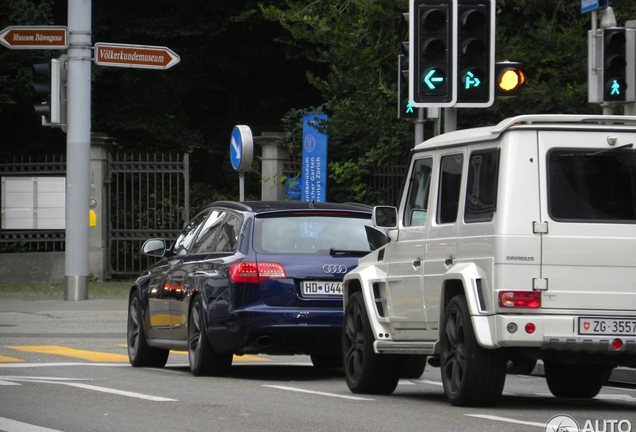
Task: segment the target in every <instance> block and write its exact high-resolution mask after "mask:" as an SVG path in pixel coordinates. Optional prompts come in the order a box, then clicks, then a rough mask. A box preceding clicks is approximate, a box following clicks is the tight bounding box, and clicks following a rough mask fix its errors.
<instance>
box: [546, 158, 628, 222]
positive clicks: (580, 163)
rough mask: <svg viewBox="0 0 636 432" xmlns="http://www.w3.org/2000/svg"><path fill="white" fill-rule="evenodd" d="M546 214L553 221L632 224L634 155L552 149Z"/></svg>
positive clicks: (549, 160) (549, 161)
mask: <svg viewBox="0 0 636 432" xmlns="http://www.w3.org/2000/svg"><path fill="white" fill-rule="evenodd" d="M548 167H549V174H548V177H549V179H548V180H549V181H548V196H549V203H548V211H549V212H550V217H551V218H552V219H554V220H563V221H586V222H607V221H611V222H621V221H622V222H634V221H636V152H635V151H627V150H607V151H602V150H601V151H597V152H594V151H587V150H586V151H583V150H581V151H577V150H575V151H572V150H553V151H551V152H550V153H549V155H548Z"/></svg>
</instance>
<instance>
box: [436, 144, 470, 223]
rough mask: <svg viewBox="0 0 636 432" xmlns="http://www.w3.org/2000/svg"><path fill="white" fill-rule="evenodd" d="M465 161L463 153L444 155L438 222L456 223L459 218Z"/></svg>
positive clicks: (440, 181) (440, 180)
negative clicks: (458, 211)
mask: <svg viewBox="0 0 636 432" xmlns="http://www.w3.org/2000/svg"><path fill="white" fill-rule="evenodd" d="M463 161H464V155H462V154H457V155H449V156H444V157H442V161H441V170H440V179H439V201H438V206H437V223H438V224H446V223H454V222H455V221H456V220H457V209H458V207H459V190H460V188H461V184H462V183H461V182H462V166H463Z"/></svg>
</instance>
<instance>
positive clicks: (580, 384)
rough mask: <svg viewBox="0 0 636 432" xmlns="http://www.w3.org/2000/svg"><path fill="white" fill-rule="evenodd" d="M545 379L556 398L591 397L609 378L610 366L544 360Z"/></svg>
mask: <svg viewBox="0 0 636 432" xmlns="http://www.w3.org/2000/svg"><path fill="white" fill-rule="evenodd" d="M543 365H544V369H545V379H546V381H547V383H548V387H549V388H550V392H551V393H552V394H553V395H554V396H555V397H558V398H584V399H591V398H593V397H594V396H596V395H597V394H598V393H599V392H600V391H601V388H602V387H603V385H605V383H606V382H607V380H608V379H609V376H610V374H611V373H612V368H610V367H607V366H600V365H571V364H563V363H554V362H549V361H544V364H543Z"/></svg>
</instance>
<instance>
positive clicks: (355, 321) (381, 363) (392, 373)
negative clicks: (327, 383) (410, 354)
mask: <svg viewBox="0 0 636 432" xmlns="http://www.w3.org/2000/svg"><path fill="white" fill-rule="evenodd" d="M343 327H344V328H343V332H342V355H343V364H344V372H345V380H346V382H347V386H348V387H349V390H351V391H352V392H353V393H362V394H391V393H393V391H394V390H395V388H396V387H397V384H398V381H399V376H398V372H399V361H400V360H401V359H400V357H399V356H397V355H390V354H384V355H382V354H376V353H375V352H374V351H373V342H374V340H375V339H374V337H373V332H372V330H371V325H370V324H369V319H368V316H367V311H366V309H365V308H364V300H363V299H362V294H361V293H359V292H357V293H354V294H353V295H352V296H351V299H349V302H348V303H347V307H346V309H345V314H344V326H343Z"/></svg>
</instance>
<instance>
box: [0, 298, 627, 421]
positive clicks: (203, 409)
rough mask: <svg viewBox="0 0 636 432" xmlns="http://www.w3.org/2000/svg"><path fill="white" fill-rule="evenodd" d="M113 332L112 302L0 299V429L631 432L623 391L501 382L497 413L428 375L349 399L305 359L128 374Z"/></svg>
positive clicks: (336, 379)
mask: <svg viewBox="0 0 636 432" xmlns="http://www.w3.org/2000/svg"><path fill="white" fill-rule="evenodd" d="M125 333H126V300H123V299H114V300H113V299H111V300H106V299H94V300H86V301H80V302H65V301H63V300H36V301H22V300H14V299H0V431H6V432H51V431H63V432H74V431H109V432H111V431H113V430H135V431H136V432H145V431H153V432H154V431H201V430H210V431H277V432H278V431H298V430H302V431H330V432H333V431H453V432H455V431H494V432H499V431H501V432H504V431H506V432H509V431H511V430H513V431H521V432H524V431H539V432H541V431H543V430H550V429H546V424H547V423H548V421H549V420H550V419H551V418H552V417H554V416H557V415H568V416H571V417H572V418H574V419H575V420H576V421H577V422H578V423H579V424H580V427H581V430H585V429H583V428H584V426H585V425H586V424H588V422H589V427H591V428H592V429H589V428H588V429H587V430H598V431H600V430H604V429H603V427H605V431H606V432H609V431H614V430H615V431H619V430H620V431H628V430H630V431H631V430H634V431H636V385H634V384H627V385H621V384H618V383H612V384H610V385H609V386H606V387H605V388H604V389H603V391H602V392H601V394H600V395H599V396H597V397H596V398H595V399H592V400H577V399H572V400H558V399H555V398H554V397H552V396H551V394H550V392H549V390H548V388H547V385H546V384H545V380H544V379H543V378H542V377H541V376H516V375H509V376H508V378H507V381H506V387H505V390H504V396H503V398H502V401H501V403H500V404H499V405H498V406H497V407H494V408H487V409H484V408H481V409H478V408H469V409H466V408H456V407H452V406H450V405H449V404H448V402H447V401H446V399H445V396H444V393H443V390H442V386H441V382H440V376H439V369H437V368H432V367H427V370H426V371H425V373H424V375H423V376H422V377H421V378H419V379H415V380H402V381H401V382H400V385H399V386H398V388H397V390H396V391H395V393H394V394H393V395H390V396H366V395H354V394H352V393H351V392H349V390H348V388H347V386H346V384H345V382H344V378H343V376H342V371H341V370H320V369H317V368H314V367H313V366H312V365H311V362H310V361H309V359H308V357H305V356H289V357H271V356H243V357H236V358H235V361H234V364H233V367H232V371H231V373H230V375H229V376H228V377H226V378H213V377H193V376H192V375H191V374H190V372H189V369H188V361H187V356H186V355H185V353H176V352H173V353H171V354H170V358H169V359H168V365H167V366H166V367H165V368H162V369H136V368H132V367H131V366H130V365H129V364H128V360H127V356H126V335H125ZM628 378H629V376H628ZM635 382H636V381H635ZM627 426H629V429H627ZM594 428H596V429H594Z"/></svg>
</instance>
